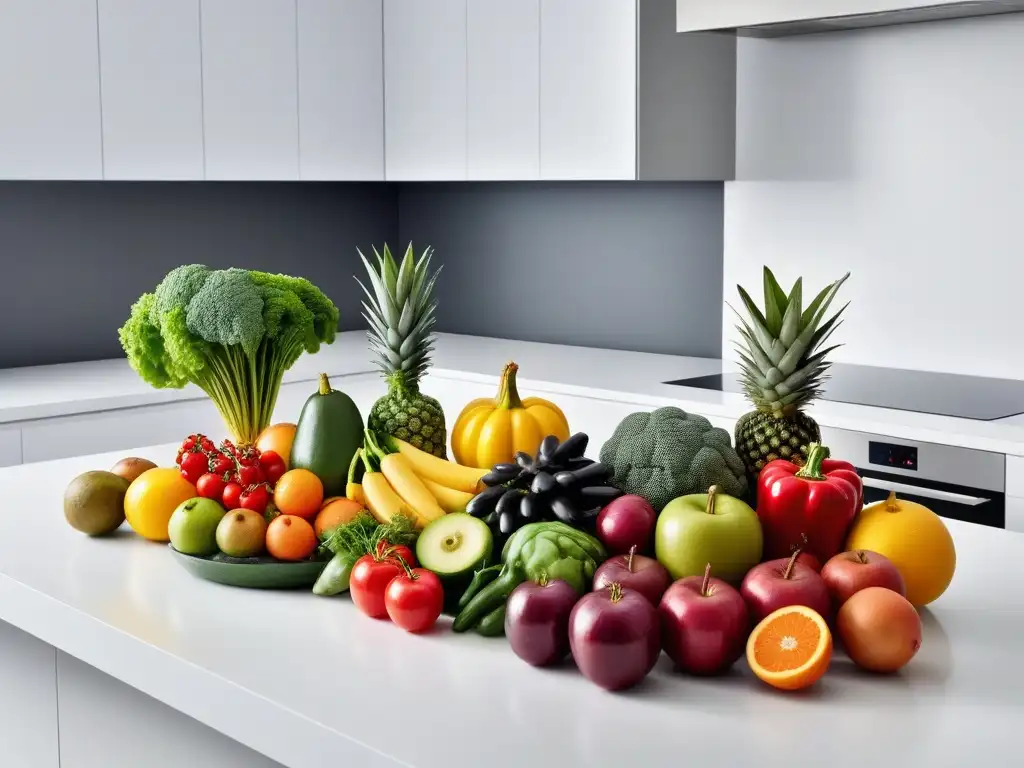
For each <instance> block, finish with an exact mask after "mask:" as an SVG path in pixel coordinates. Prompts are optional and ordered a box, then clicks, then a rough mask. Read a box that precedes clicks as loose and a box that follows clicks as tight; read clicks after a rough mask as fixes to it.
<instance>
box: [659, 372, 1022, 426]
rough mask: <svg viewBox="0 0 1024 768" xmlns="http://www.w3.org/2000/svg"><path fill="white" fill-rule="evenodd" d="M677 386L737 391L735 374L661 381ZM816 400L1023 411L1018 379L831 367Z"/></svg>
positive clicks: (985, 417) (946, 411)
mask: <svg viewBox="0 0 1024 768" xmlns="http://www.w3.org/2000/svg"><path fill="white" fill-rule="evenodd" d="M665 383H666V384H672V385H674V386H679V387H695V388H697V389H710V390H715V391H718V392H742V391H743V388H742V387H741V386H740V377H739V374H738V373H736V372H735V371H731V372H728V373H714V374H711V375H710V376H696V377H694V378H691V379H678V380H676V381H666V382H665ZM822 390H823V394H822V396H821V399H822V400H831V401H834V402H837V403H855V404H857V405H871V406H875V407H877V408H895V409H896V410H900V411H916V412H917V413H932V414H935V415H938V416H956V417H958V418H962V419H976V420H978V421H993V420H995V419H1005V418H1006V417H1008V416H1016V415H1018V414H1021V413H1024V381H1017V380H1015V379H991V378H985V377H982V376H963V375H960V374H955V373H931V372H928V371H908V370H902V369H899V368H879V367H876V366H871V365H852V364H849V363H834V364H833V365H832V367H831V368H830V369H829V379H828V380H827V381H825V382H824V383H823V385H822Z"/></svg>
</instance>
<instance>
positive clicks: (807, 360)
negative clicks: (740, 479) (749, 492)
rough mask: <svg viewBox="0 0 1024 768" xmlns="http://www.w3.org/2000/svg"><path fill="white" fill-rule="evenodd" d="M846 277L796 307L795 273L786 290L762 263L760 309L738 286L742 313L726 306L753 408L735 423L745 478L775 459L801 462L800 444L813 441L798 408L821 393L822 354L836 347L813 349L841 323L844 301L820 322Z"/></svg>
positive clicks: (810, 425)
mask: <svg viewBox="0 0 1024 768" xmlns="http://www.w3.org/2000/svg"><path fill="white" fill-rule="evenodd" d="M849 276H850V274H849V273H847V274H846V275H844V276H843V277H842V278H841V279H839V280H837V281H836V282H834V283H832V284H831V285H829V286H827V287H825V288H824V289H823V290H822V291H821V293H819V294H818V295H817V296H815V297H814V301H812V302H811V303H810V305H809V306H808V307H807V308H806V309H803V307H802V301H803V296H802V289H803V278H798V279H797V281H796V283H795V284H794V285H793V289H792V290H791V291H790V292H789V295H786V293H785V292H784V291H783V290H782V288H781V287H780V286H779V283H778V281H777V280H776V279H775V275H773V274H772V272H771V270H770V269H768V267H765V268H764V313H763V314H762V312H761V310H760V309H759V308H758V307H757V305H756V304H754V302H753V301H752V300H751V298H750V295H749V294H748V293H747V292H746V291H745V290H744V289H743V286H736V287H737V288H738V289H739V294H740V298H741V299H742V300H743V304H744V305H745V306H746V308H747V314H748V317H747V318H744V317H743V316H742V315H740V314H739V312H736V310H735V309H733V311H734V312H736V314H737V316H738V317H739V318H740V325H738V326H737V329H738V330H739V332H740V335H741V336H742V337H743V342H744V343H742V344H740V343H737V344H736V348H737V350H738V352H739V356H740V365H741V368H742V383H743V389H744V391H745V392H746V394H747V397H748V398H750V401H751V403H753V405H754V407H755V408H756V409H757V410H755V411H751V412H750V413H747V414H745V415H744V416H742V417H741V418H740V420H739V421H738V422H737V423H736V451H737V453H739V455H740V458H742V459H743V463H744V464H746V467H747V472H748V473H750V475H751V476H753V477H756V476H757V473H758V472H760V471H761V469H762V468H763V467H764V466H765V464H767V463H768V462H769V461H774V460H775V459H788V460H790V461H792V462H794V463H796V464H801V465H802V464H803V463H804V461H805V460H806V457H807V450H808V446H809V445H810V444H811V443H816V442H820V440H821V431H820V430H819V429H818V425H817V423H816V422H815V421H814V419H812V418H811V417H810V416H808V415H807V414H805V413H803V412H802V411H801V408H803V407H804V406H806V405H807V404H808V403H810V402H812V401H813V400H814V398H815V397H817V396H818V395H819V394H821V389H820V386H821V383H822V382H823V381H824V379H825V378H827V377H826V376H825V373H826V372H827V371H828V369H829V366H830V365H831V363H829V362H828V361H826V359H825V357H826V356H827V355H828V353H829V352H831V351H832V350H833V349H835V348H836V347H837V346H840V345H838V344H837V345H835V346H831V347H827V348H826V349H820V347H821V346H822V344H824V343H825V341H826V340H827V339H828V337H829V336H831V335H832V332H833V331H834V330H835V329H836V328H838V327H839V326H840V325H842V323H841V322H837V321H838V320H839V316H840V315H841V314H843V310H845V309H846V306H843V308H842V309H840V310H839V311H838V312H836V313H835V314H834V315H832V316H831V317H830V318H829V319H828V320H825V321H824V322H822V320H823V318H824V317H825V313H826V311H827V310H828V307H829V304H831V303H832V299H834V298H835V295H836V293H837V292H838V291H839V288H840V286H841V285H842V284H843V282H845V280H846V278H847V277H849ZM847 306H848V305H847Z"/></svg>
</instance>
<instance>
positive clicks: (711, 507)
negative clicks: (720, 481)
mask: <svg viewBox="0 0 1024 768" xmlns="http://www.w3.org/2000/svg"><path fill="white" fill-rule="evenodd" d="M717 493H718V486H717V485H712V486H711V487H710V488H708V505H707V507H705V509H704V511H705V512H707V513H708V514H709V515H713V514H715V495H716V494H717Z"/></svg>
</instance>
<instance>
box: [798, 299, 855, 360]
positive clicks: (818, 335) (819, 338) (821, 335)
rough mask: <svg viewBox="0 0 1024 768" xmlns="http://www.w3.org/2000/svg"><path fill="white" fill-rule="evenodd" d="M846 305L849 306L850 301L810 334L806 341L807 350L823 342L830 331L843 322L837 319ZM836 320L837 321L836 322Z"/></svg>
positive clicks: (830, 333)
mask: <svg viewBox="0 0 1024 768" xmlns="http://www.w3.org/2000/svg"><path fill="white" fill-rule="evenodd" d="M848 306H850V302H846V303H845V304H844V305H843V307H842V309H840V310H839V311H838V312H836V313H835V314H834V315H832V317H830V318H829V319H828V320H826V321H825V324H824V325H822V326H821V327H820V328H819V329H818V330H816V331H815V332H814V335H813V336H811V340H810V341H809V342H808V343H807V348H808V349H809V350H812V351H813V350H814V349H815V348H816V347H818V346H819V345H820V344H822V343H824V342H825V340H826V339H827V338H828V337H829V336H831V335H832V331H834V330H835V329H836V328H838V327H839V326H840V325H842V324H843V321H842V320H839V317H840V315H842V314H843V312H845V311H846V308H847V307H848ZM837 320H838V322H836V321H837Z"/></svg>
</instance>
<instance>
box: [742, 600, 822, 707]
mask: <svg viewBox="0 0 1024 768" xmlns="http://www.w3.org/2000/svg"><path fill="white" fill-rule="evenodd" d="M831 659H832V633H831V632H829V630H828V624H826V623H825V619H823V618H822V617H821V614H819V613H818V612H817V611H815V610H814V609H813V608H808V607H807V606H804V605H790V606H787V607H785V608H780V609H779V610H777V611H775V612H774V613H770V614H768V615H767V616H765V618H764V619H763V620H762V621H761V623H760V624H758V625H757V626H756V627H754V631H753V632H751V633H750V637H749V638H748V639H747V664H749V665H750V669H751V670H752V671H753V673H754V674H755V675H757V676H758V677H759V678H760V679H761V680H763V681H764V682H766V683H768V685H771V686H774V687H776V688H781V689H783V690H786V691H796V690H799V689H800V688H806V687H808V686H810V685H813V684H814V683H816V682H817V681H818V679H819V678H820V677H821V676H822V675H823V674H825V670H826V669H828V663H829V661H830V660H831Z"/></svg>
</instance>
